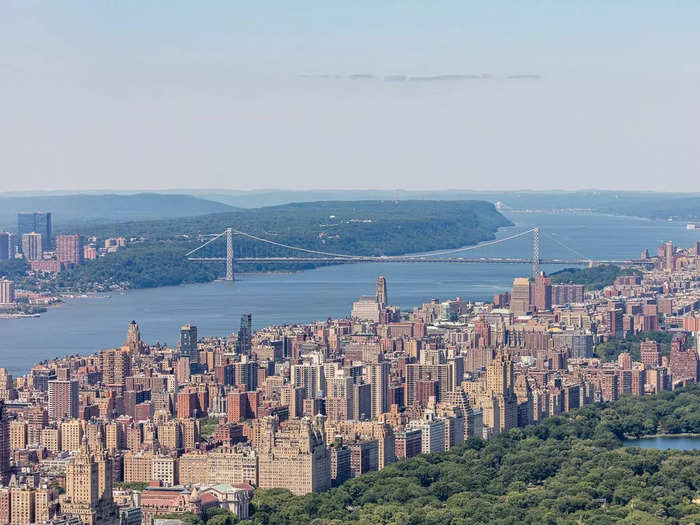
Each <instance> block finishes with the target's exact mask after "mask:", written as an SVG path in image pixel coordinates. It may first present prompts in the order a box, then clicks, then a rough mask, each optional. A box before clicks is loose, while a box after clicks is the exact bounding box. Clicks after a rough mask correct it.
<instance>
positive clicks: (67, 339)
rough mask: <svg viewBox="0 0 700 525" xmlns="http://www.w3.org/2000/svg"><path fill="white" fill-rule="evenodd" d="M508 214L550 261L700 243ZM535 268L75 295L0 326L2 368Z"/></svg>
mask: <svg viewBox="0 0 700 525" xmlns="http://www.w3.org/2000/svg"><path fill="white" fill-rule="evenodd" d="M506 215H507V216H508V217H509V218H510V219H511V220H512V221H513V222H514V223H515V224H516V226H514V227H510V228H504V229H502V230H501V231H499V233H498V237H499V238H501V237H505V236H508V235H512V234H513V233H517V232H519V231H524V230H527V229H529V228H531V227H533V226H539V227H540V228H541V229H542V234H541V254H542V257H545V258H546V257H567V258H578V257H577V256H576V254H574V253H571V252H569V251H567V250H566V249H564V248H563V247H562V246H561V245H560V244H558V243H557V242H555V240H553V239H556V241H558V242H560V243H563V244H564V245H567V246H569V247H571V248H574V249H575V250H576V251H578V252H580V253H581V254H583V255H585V256H586V257H591V258H594V259H595V258H598V259H602V258H607V259H627V258H636V257H639V254H640V252H641V250H642V249H643V248H648V249H649V250H650V251H651V252H655V251H656V247H657V246H658V245H659V244H661V243H662V242H663V241H666V240H673V241H674V243H676V244H677V245H679V246H684V247H685V246H690V245H691V243H692V242H693V241H695V240H698V239H700V231H688V230H686V228H685V223H683V224H681V223H677V222H671V223H669V222H663V221H649V220H644V219H637V218H630V217H615V216H609V215H601V214H583V213H576V214H574V213H568V214H556V213H521V212H518V213H514V212H512V213H506ZM531 253H532V239H531V236H529V235H528V236H524V237H522V238H518V239H514V240H511V241H508V242H507V243H503V244H502V245H497V246H490V247H486V248H482V249H479V250H475V251H472V252H466V253H465V254H464V256H465V257H466V256H475V257H477V256H500V257H527V256H530V254H531ZM544 269H545V270H546V271H554V270H556V269H557V268H552V267H545V268H544ZM529 272H530V268H529V267H528V266H525V265H505V264H464V265H462V264H439V263H435V264H417V263H392V264H382V263H368V264H349V265H342V266H333V267H326V268H318V269H316V270H311V271H305V272H299V273H289V274H283V273H279V274H251V275H241V276H239V277H238V280H237V281H236V282H234V283H227V282H213V283H208V284H202V285H186V286H176V287H166V288H157V289H151V290H131V291H128V292H125V293H111V294H107V295H104V296H100V297H96V298H89V299H75V300H70V301H68V302H67V303H65V304H62V305H60V306H57V307H55V308H51V309H49V311H48V312H47V313H45V314H42V316H41V317H40V318H33V319H12V320H0V334H2V335H0V366H3V367H6V368H8V369H9V370H10V371H11V372H12V373H13V374H19V373H23V372H26V370H28V369H29V368H30V367H31V366H32V365H33V364H34V363H35V362H37V361H40V360H43V359H49V358H52V357H55V356H60V355H67V354H73V353H91V352H95V351H97V350H99V349H101V348H109V347H113V346H117V345H121V344H123V341H124V338H125V334H126V329H127V325H128V323H129V322H130V321H131V320H132V319H134V320H136V321H137V322H138V323H139V326H140V327H141V334H142V336H143V338H144V340H145V341H147V342H150V343H155V342H156V341H160V342H164V343H170V344H174V343H175V342H176V341H177V337H178V330H179V327H180V326H181V325H183V324H185V323H193V324H196V325H197V326H198V328H199V334H200V335H211V336H223V335H227V334H229V333H231V332H234V331H237V330H238V324H239V319H240V315H241V314H242V313H243V312H251V313H252V314H253V324H254V326H255V327H256V328H260V327H263V326H266V325H270V324H276V323H288V322H308V321H313V320H318V319H325V318H328V317H339V316H345V315H348V314H349V312H350V309H351V306H352V301H353V300H355V299H356V298H357V297H358V296H359V295H367V294H373V293H374V285H375V280H376V277H377V275H380V274H381V275H385V276H386V277H387V281H388V291H389V301H390V303H391V304H394V305H399V306H401V307H403V308H412V307H413V306H415V305H419V304H421V303H423V302H425V301H428V300H430V299H431V298H433V297H436V298H440V299H448V298H453V297H456V296H461V297H463V298H466V299H471V300H488V299H490V298H491V297H492V296H493V294H494V293H495V292H498V291H502V290H505V289H507V288H510V286H511V285H512V280H513V278H514V277H518V276H526V275H528V273H529Z"/></svg>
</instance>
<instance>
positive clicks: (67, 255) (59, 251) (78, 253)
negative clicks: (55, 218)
mask: <svg viewBox="0 0 700 525" xmlns="http://www.w3.org/2000/svg"><path fill="white" fill-rule="evenodd" d="M56 258H57V259H58V261H59V262H61V263H67V264H82V263H83V240H82V238H81V237H80V235H78V234H77V233H76V234H74V235H57V236H56Z"/></svg>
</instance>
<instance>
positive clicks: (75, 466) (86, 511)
mask: <svg viewBox="0 0 700 525" xmlns="http://www.w3.org/2000/svg"><path fill="white" fill-rule="evenodd" d="M62 511H63V512H64V514H66V515H68V516H76V517H78V518H79V519H80V521H81V522H82V523H83V524H84V525H118V524H119V512H118V509H117V506H116V505H115V504H114V500H113V499H112V460H111V459H110V458H109V456H107V454H106V453H105V452H104V450H98V451H96V452H95V453H94V454H91V453H90V451H89V449H88V446H87V440H83V441H82V443H81V446H80V452H79V453H78V454H77V455H76V456H75V457H74V458H73V460H72V461H71V462H70V463H69V464H68V465H67V466H66V494H65V499H64V502H63V505H62Z"/></svg>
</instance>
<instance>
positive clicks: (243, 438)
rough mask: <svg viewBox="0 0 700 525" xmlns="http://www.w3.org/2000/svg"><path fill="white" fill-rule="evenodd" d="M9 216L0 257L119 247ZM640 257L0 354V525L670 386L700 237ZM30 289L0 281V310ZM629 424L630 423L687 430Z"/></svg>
mask: <svg viewBox="0 0 700 525" xmlns="http://www.w3.org/2000/svg"><path fill="white" fill-rule="evenodd" d="M18 230H19V231H18V237H17V240H16V239H15V237H14V235H13V234H8V233H0V258H4V259H6V260H7V259H14V258H18V259H19V258H22V259H24V260H26V261H28V262H29V263H30V265H31V268H30V271H31V272H35V273H37V274H42V273H48V274H55V273H58V272H60V271H61V270H63V269H64V268H66V267H70V266H71V265H79V264H81V263H82V261H83V260H84V259H90V258H95V257H98V256H99V255H101V254H105V253H109V252H110V250H111V251H113V250H117V249H119V248H120V247H123V246H124V244H125V241H124V239H123V238H122V239H120V238H116V239H110V240H109V242H108V243H105V245H104V247H100V248H99V249H98V248H96V246H95V245H94V241H92V242H87V243H84V242H83V239H82V237H81V236H80V235H77V234H75V235H59V236H57V237H56V239H55V250H54V249H53V244H52V243H53V238H52V232H51V214H50V213H31V214H21V215H20V216H19V218H18ZM15 246H17V249H15ZM639 260H641V261H642V262H643V263H644V264H642V265H641V266H639V265H637V266H635V267H634V268H622V269H618V270H620V271H619V272H617V274H616V277H615V279H614V282H613V283H612V284H609V285H607V286H603V287H588V286H586V285H585V284H583V283H576V282H568V283H554V282H553V281H552V278H551V277H548V276H547V275H545V273H544V272H539V271H537V270H536V271H535V272H536V273H535V275H533V276H532V277H526V276H524V277H521V278H516V279H515V280H514V282H513V286H512V289H511V290H508V291H504V292H502V293H498V294H496V295H495V296H494V297H493V300H492V301H491V302H472V301H469V300H467V299H463V298H460V297H457V298H454V299H448V300H438V299H433V300H430V301H429V302H426V303H424V304H422V305H420V306H417V307H415V308H413V310H412V311H401V309H400V308H398V307H396V306H392V305H391V293H390V291H391V283H389V282H387V279H386V278H385V277H383V276H379V277H378V278H377V281H376V294H375V295H371V296H363V297H360V298H357V300H356V301H355V302H353V303H352V305H350V304H348V311H349V312H350V315H349V316H348V317H347V318H342V319H330V318H329V319H327V320H325V321H318V322H314V323H309V324H288V325H281V326H268V327H264V328H261V329H259V330H253V319H252V316H251V314H249V313H242V314H241V316H240V324H239V325H238V329H237V331H235V330H234V326H233V325H234V321H233V319H232V322H231V324H232V333H231V335H229V336H228V337H224V338H220V337H208V336H207V334H202V333H198V330H197V326H196V324H197V320H196V319H185V320H183V322H187V321H189V324H185V325H184V326H182V328H181V330H180V333H179V337H178V340H179V342H178V344H177V345H176V346H175V347H167V346H165V345H161V344H149V342H147V341H143V340H142V338H141V335H140V329H139V325H138V323H137V321H136V320H135V321H132V322H131V323H130V324H129V325H128V326H125V327H124V329H125V340H124V344H123V345H122V346H121V347H118V348H105V349H101V350H99V351H98V352H96V353H94V354H92V355H71V356H60V357H57V358H55V359H52V360H50V361H44V362H40V363H37V364H36V365H35V366H33V367H32V368H31V371H30V372H29V373H27V374H25V375H20V376H19V377H12V375H11V374H10V373H9V372H8V371H7V370H6V369H4V368H0V399H1V401H0V475H1V476H2V481H3V483H4V487H3V488H2V489H0V523H9V524H11V525H15V524H17V525H20V524H29V523H53V524H56V525H58V524H76V525H78V524H87V525H93V524H94V525H97V524H117V523H121V524H124V525H132V524H133V525H136V524H140V523H144V524H146V525H151V524H152V523H154V522H155V521H157V520H163V519H179V518H181V519H183V520H184V519H188V520H190V521H189V522H190V523H194V522H196V520H199V519H201V520H204V521H207V520H208V521H207V523H215V524H220V523H233V522H234V520H247V519H256V518H255V515H256V514H255V513H256V509H257V508H258V507H259V506H256V504H255V502H254V500H255V497H256V494H257V493H261V491H265V490H270V489H286V490H287V491H290V492H291V493H292V494H294V495H298V496H303V495H307V494H310V493H324V492H326V491H329V490H330V489H331V488H333V487H340V486H342V485H343V484H345V483H347V482H348V481H349V480H351V479H352V478H357V477H359V476H361V475H363V474H367V473H371V472H377V471H382V470H384V469H385V468H387V467H388V466H389V465H391V464H393V463H396V462H401V461H407V460H409V459H410V458H415V457H418V456H421V455H426V454H433V453H441V452H442V453H445V452H449V451H455V450H461V449H460V447H463V446H464V445H465V444H468V443H475V442H477V441H478V442H482V441H483V442H485V443H487V442H490V441H493V440H495V439H496V438H497V437H499V436H501V435H505V434H507V433H508V432H510V431H512V430H513V429H516V428H518V427H528V428H529V426H532V425H540V424H542V423H543V422H545V423H546V421H548V420H550V419H551V418H553V417H556V416H560V415H563V414H567V413H569V412H571V411H576V410H577V409H581V408H582V407H584V406H586V405H593V404H600V403H612V402H615V401H617V400H618V399H620V398H625V397H626V396H632V397H640V398H641V397H645V396H655V395H659V394H662V393H664V392H666V391H677V390H679V389H683V387H686V386H687V385H690V384H692V383H696V382H697V380H698V374H699V355H700V337H699V335H700V315H699V314H698V310H700V242H695V243H694V245H693V246H691V247H689V248H688V247H676V246H674V245H673V243H671V242H667V243H665V244H663V245H661V246H659V248H658V251H657V253H655V254H649V253H648V252H647V251H646V250H645V251H644V252H643V253H642V254H641V257H640V259H639ZM640 268H641V269H640ZM29 295H30V294H25V293H24V292H22V293H19V294H18V293H17V291H16V290H15V284H14V283H13V282H12V281H10V280H7V279H3V280H0V307H2V306H4V307H6V308H7V309H9V310H10V311H11V309H12V308H13V306H14V305H16V304H17V299H18V298H19V297H28V296H29ZM32 297H38V295H37V296H32ZM33 300H36V299H33ZM350 307H351V308H350ZM236 324H237V323H236ZM18 350H19V349H18ZM680 391H682V390H680ZM638 424H639V425H640V427H639V428H638V429H636V430H633V431H629V432H628V433H629V434H630V435H644V434H650V433H657V432H658V433H670V434H677V433H679V432H683V431H687V429H684V428H681V426H679V425H680V424H676V427H668V426H664V425H651V426H650V424H649V425H647V426H644V425H645V423H644V421H643V420H640V421H638ZM407 465H408V463H407ZM258 510H259V509H258ZM351 510H352V509H350V510H347V511H348V512H349V511H351ZM260 515H261V514H259V515H258V517H259V516H260ZM217 516H220V517H221V518H218V517H217ZM215 518H216V519H215ZM191 520H195V521H191ZM212 520H214V521H212ZM217 520H218V521H217ZM226 520H229V521H226Z"/></svg>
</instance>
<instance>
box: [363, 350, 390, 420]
mask: <svg viewBox="0 0 700 525" xmlns="http://www.w3.org/2000/svg"><path fill="white" fill-rule="evenodd" d="M390 367H391V365H390V364H389V363H388V362H386V361H384V362H381V363H372V364H369V365H367V382H368V383H369V384H370V385H372V401H371V402H372V414H371V416H370V417H371V418H372V419H375V418H378V417H379V416H381V415H382V414H383V413H384V412H388V411H389V369H390Z"/></svg>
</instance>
